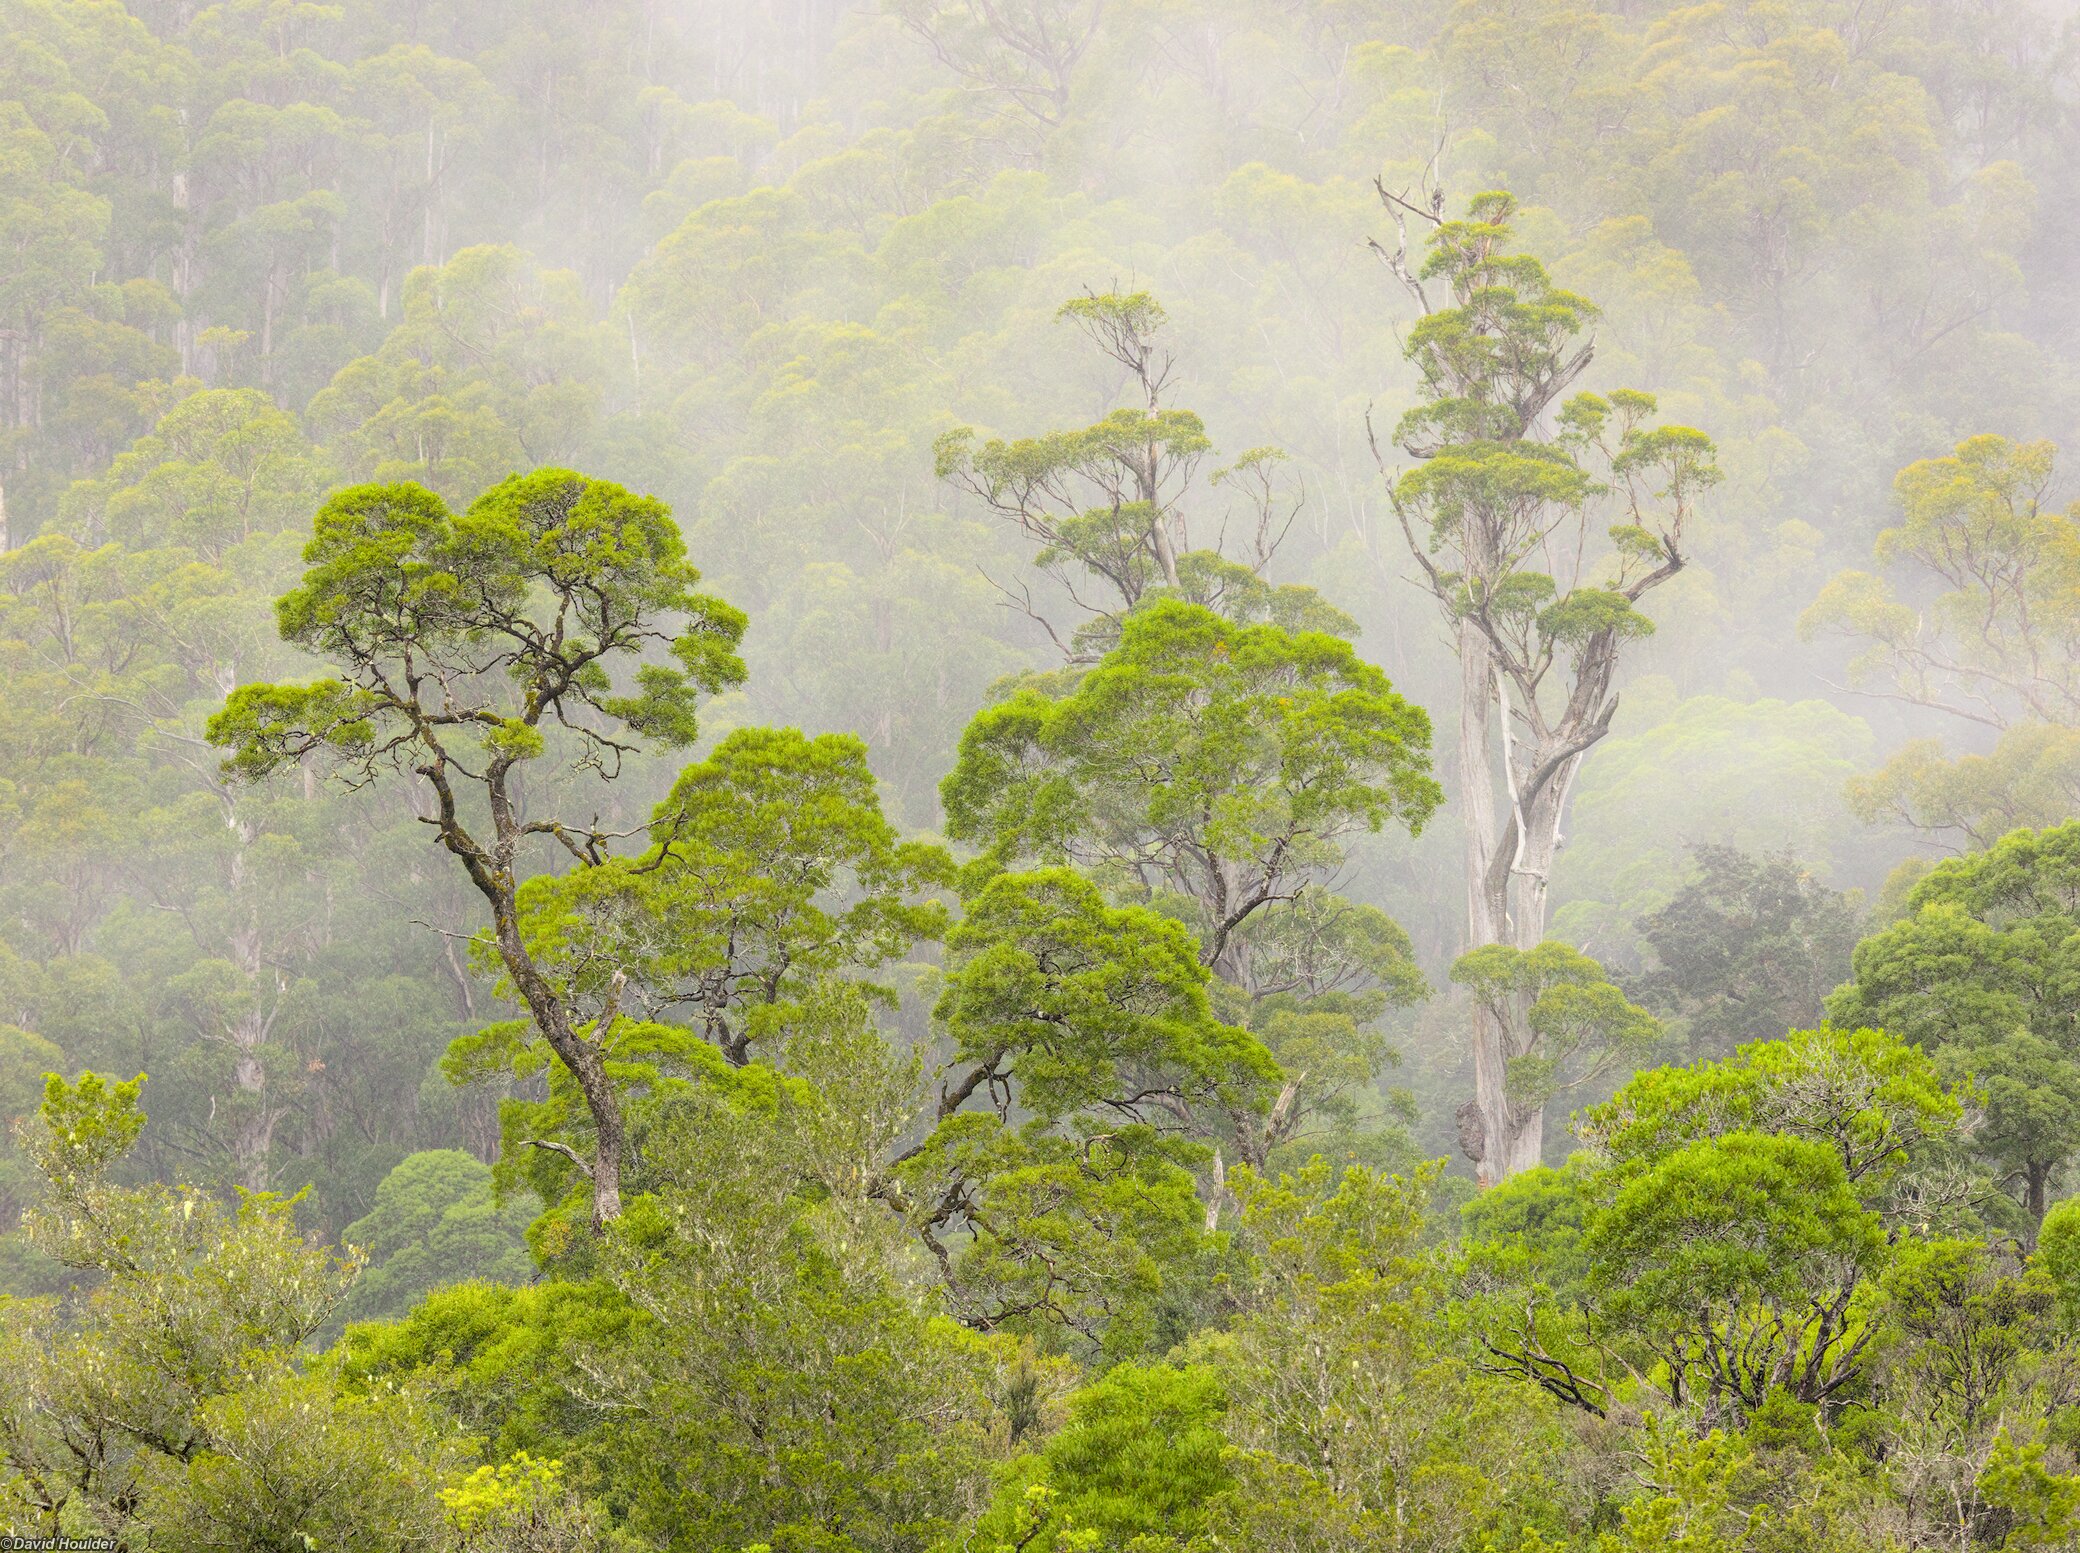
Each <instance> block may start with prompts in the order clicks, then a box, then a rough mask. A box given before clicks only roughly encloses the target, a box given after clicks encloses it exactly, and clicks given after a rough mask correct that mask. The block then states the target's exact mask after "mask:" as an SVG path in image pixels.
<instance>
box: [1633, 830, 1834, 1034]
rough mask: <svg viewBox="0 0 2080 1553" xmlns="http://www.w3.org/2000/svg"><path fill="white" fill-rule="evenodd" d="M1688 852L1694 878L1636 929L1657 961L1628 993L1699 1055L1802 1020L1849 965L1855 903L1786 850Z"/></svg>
mask: <svg viewBox="0 0 2080 1553" xmlns="http://www.w3.org/2000/svg"><path fill="white" fill-rule="evenodd" d="M1691 854H1692V856H1693V858H1694V859H1695V861H1696V865H1697V877H1696V878H1695V879H1694V880H1692V881H1691V882H1690V883H1689V884H1687V885H1685V886H1684V887H1683V888H1682V889H1680V890H1678V891H1677V892H1676V894H1675V896H1674V897H1673V898H1672V899H1671V900H1670V901H1669V903H1668V904H1667V905H1666V906H1663V907H1661V908H1659V909H1658V910H1656V911H1654V912H1652V913H1650V914H1649V915H1647V916H1645V917H1643V918H1641V919H1640V921H1639V923H1638V927H1639V931H1640V937H1641V938H1642V939H1643V940H1644V941H1645V943H1646V945H1647V947H1648V948H1649V949H1650V950H1652V951H1653V954H1654V959H1655V964H1654V966H1653V968H1652V969H1651V970H1649V971H1647V972H1646V973H1644V974H1643V975H1641V976H1640V977H1638V978H1637V979H1636V980H1635V981H1634V982H1633V983H1632V990H1633V992H1634V994H1635V995H1636V996H1638V997H1639V998H1640V999H1641V1000H1642V1001H1643V1002H1646V1003H1648V1004H1649V1005H1651V1006H1655V1007H1657V1008H1659V1009H1661V1010H1663V1011H1665V1012H1666V1013H1669V1014H1672V1015H1674V1016H1676V1017H1678V1018H1680V1019H1681V1020H1682V1022H1683V1027H1684V1032H1685V1034H1686V1035H1687V1037H1688V1039H1689V1044H1690V1049H1691V1050H1692V1051H1693V1052H1694V1053H1696V1054H1697V1055H1699V1056H1707V1057H1718V1056H1725V1055H1727V1054H1730V1053H1731V1052H1732V1051H1733V1049H1734V1048H1735V1047H1736V1046H1739V1045H1741V1044H1742V1043H1744V1042H1746V1041H1756V1040H1766V1039H1769V1038H1770V1037H1772V1036H1775V1035H1776V1034H1778V1033H1779V1032H1781V1031H1784V1030H1792V1029H1798V1028H1801V1027H1803V1026H1804V1025H1805V1024H1807V1023H1809V1022H1810V1021H1811V1020H1812V1019H1813V1017H1814V1016H1815V1015H1816V1014H1817V1013H1819V1011H1820V1008H1821V1004H1822V1003H1823V1001H1824V1000H1825V998H1826V996H1827V994H1828V993H1829V992H1831V991H1832V990H1833V989H1834V987H1835V986H1836V985H1837V984H1838V983H1839V982H1840V981H1841V980H1842V979H1843V972H1845V971H1846V970H1847V969H1848V966H1849V956H1850V953H1851V951H1852V950H1853V949H1854V948H1855V944H1856V934H1857V927H1858V912H1857V909H1856V902H1855V901H1854V900H1852V899H1851V898H1849V897H1847V896H1845V895H1843V894H1842V893H1840V892H1838V891H1835V890H1830V889H1828V888H1827V887H1826V886H1825V885H1823V884H1822V883H1821V882H1820V881H1819V880H1817V879H1815V878H1814V877H1813V875H1812V874H1811V873H1810V872H1809V871H1808V870H1807V869H1806V868H1804V867H1803V866H1802V865H1801V864H1799V863H1798V862H1797V861H1796V860H1795V859H1793V858H1792V857H1791V856H1790V855H1788V854H1778V855H1773V856H1762V857H1757V856H1753V855H1751V854H1749V853H1745V852H1742V851H1740V850H1738V849H1737V848H1734V847H1726V846H1713V845H1699V846H1694V847H1692V848H1691Z"/></svg>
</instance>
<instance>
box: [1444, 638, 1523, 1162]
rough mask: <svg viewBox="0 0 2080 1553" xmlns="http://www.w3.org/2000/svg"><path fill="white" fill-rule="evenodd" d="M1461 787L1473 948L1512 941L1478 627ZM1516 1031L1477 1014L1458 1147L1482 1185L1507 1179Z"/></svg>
mask: <svg viewBox="0 0 2080 1553" xmlns="http://www.w3.org/2000/svg"><path fill="white" fill-rule="evenodd" d="M1458 647H1459V787H1460V796H1461V801H1462V803H1463V805H1464V808H1465V812H1466V947H1467V948H1468V949H1479V948H1482V947H1484V946H1486V945H1488V944H1499V943H1504V942H1506V941H1507V940H1508V938H1509V933H1510V920H1509V887H1508V875H1507V873H1504V872H1501V871H1500V870H1498V869H1497V867H1496V854H1497V851H1498V849H1499V848H1500V847H1501V846H1502V844H1503V835H1502V829H1501V825H1500V822H1499V818H1498V816H1497V814H1496V806H1495V766H1494V761H1495V727H1494V722H1493V713H1494V708H1495V700H1494V691H1493V685H1494V679H1495V659H1494V652H1493V650H1492V649H1491V648H1490V647H1489V645H1488V639H1487V638H1486V637H1485V636H1483V635H1482V634H1481V632H1480V628H1479V627H1478V626H1477V625H1475V624H1474V622H1473V621H1471V620H1462V621H1460V622H1459V643H1458ZM1510 1044H1511V1039H1510V1031H1509V1028H1508V1026H1507V1025H1506V1024H1505V1023H1504V1022H1503V1021H1502V1020H1501V1019H1499V1018H1497V1017H1496V1015H1495V1013H1494V1011H1493V1010H1491V1009H1490V1008H1488V1007H1487V1005H1486V1004H1484V1003H1479V1002H1476V1003H1475V1004H1474V1007H1473V1099H1472V1100H1470V1101H1468V1102H1467V1103H1466V1104H1465V1105H1462V1106H1460V1107H1459V1112H1458V1123H1459V1146H1460V1148H1461V1149H1462V1150H1463V1151H1464V1152H1465V1153H1466V1155H1467V1156H1468V1157H1469V1158H1470V1159H1472V1160H1473V1163H1474V1171H1475V1174H1476V1175H1477V1176H1478V1178H1479V1180H1480V1183H1481V1184H1482V1185H1483V1186H1493V1185H1494V1184H1495V1183H1496V1182H1497V1181H1500V1180H1501V1179H1502V1178H1503V1177H1504V1176H1505V1175H1506V1174H1508V1167H1507V1162H1506V1159H1507V1151H1508V1145H1509V1142H1510V1139H1511V1138H1512V1136H1513V1134H1514V1132H1515V1130H1516V1129H1515V1127H1514V1125H1513V1122H1512V1119H1511V1116H1510V1110H1509V1097H1508V1094H1507V1089H1506V1079H1507V1077H1508V1066H1509V1056H1510Z"/></svg>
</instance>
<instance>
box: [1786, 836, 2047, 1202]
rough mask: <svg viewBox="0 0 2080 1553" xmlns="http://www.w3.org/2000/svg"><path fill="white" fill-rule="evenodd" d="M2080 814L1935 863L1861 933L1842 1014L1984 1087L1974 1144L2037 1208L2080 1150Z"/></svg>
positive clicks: (1840, 1000) (1837, 1008)
mask: <svg viewBox="0 0 2080 1553" xmlns="http://www.w3.org/2000/svg"><path fill="white" fill-rule="evenodd" d="M2076 857H2080V826H2075V825H2070V824H2068V825H2064V826H2060V827H2057V828H2055V829H2052V830H2046V831H2041V832H2039V831H2017V832H2015V833H2014V834H2013V835H2011V836H2008V837H2007V838H2005V839H2004V840H2003V841H2001V842H2000V844H1999V845H1997V846H1995V847H1994V848H1992V849H1991V850H1990V851H1987V852H1985V853H1981V854H1978V855H1976V856H1972V857H1965V858H1957V859H1953V860H1951V861H1949V862H1947V863H1943V864H1941V865H1939V866H1937V867H1936V868H1935V869H1934V870H1932V871H1931V872H1930V873H1928V874H1927V875H1926V876H1925V877H1924V878H1923V879H1922V880H1921V881H1920V882H1919V883H1918V884H1916V885H1915V886H1914V887H1913V889H1912V890H1911V891H1910V892H1909V893H1908V896H1907V900H1906V911H1907V915H1905V916H1903V917H1902V918H1901V919H1900V920H1899V921H1897V922H1895V923H1893V924H1892V925H1891V926H1890V927H1888V928H1886V929H1884V930H1883V931H1882V932H1879V933H1877V934H1875V935H1873V936H1872V937H1870V938H1867V939H1865V940H1864V941H1863V943H1861V944H1859V945H1858V946H1857V949H1856V956H1855V962H1854V965H1855V974H1856V979H1855V980H1854V981H1853V982H1850V983H1848V984H1847V985H1845V986H1843V987H1842V988H1841V989H1840V990H1839V991H1838V992H1836V993H1835V994H1834V996H1833V997H1832V998H1830V999H1829V1002H1828V1007H1829V1011H1830V1012H1831V1013H1832V1014H1833V1015H1834V1017H1835V1018H1837V1019H1845V1020H1857V1021H1869V1022H1871V1023H1882V1024H1884V1025H1885V1026H1886V1027H1887V1028H1889V1029H1892V1030H1894V1031H1896V1032H1897V1033H1898V1034H1900V1035H1901V1036H1903V1037H1905V1038H1906V1039H1908V1040H1911V1041H1913V1042H1915V1043H1917V1044H1918V1045H1920V1046H1921V1047H1922V1048H1923V1049H1925V1050H1926V1051H1928V1052H1929V1054H1930V1055H1931V1056H1932V1057H1934V1058H1935V1059H1936V1060H1937V1061H1938V1062H1939V1063H1941V1064H1942V1065H1943V1066H1944V1068H1945V1069H1946V1070H1947V1071H1949V1072H1951V1073H1953V1074H1958V1075H1963V1074H1967V1073H1969V1074H1970V1075H1971V1076H1972V1079H1973V1082H1974V1084H1975V1085H1976V1086H1977V1087H1978V1088H1979V1089H1981V1090H1982V1091H1983V1093H1984V1096H1985V1099H1984V1105H1985V1110H1986V1123H1985V1125H1984V1126H1983V1127H1982V1128H1980V1129H1979V1130H1978V1131H1977V1133H1976V1134H1975V1135H1974V1138H1973V1146H1974V1148H1975V1149H1976V1150H1977V1151H1978V1153H1979V1154H1980V1155H1981V1156H1982V1157H1983V1158H1984V1159H1985V1160H1986V1161H1987V1162H1988V1164H1990V1165H1991V1166H1992V1167H1993V1168H1994V1170H1995V1171H1996V1173H1997V1174H1999V1175H2000V1176H2001V1177H2002V1178H2003V1179H2004V1180H2005V1181H2006V1182H2007V1183H2009V1184H2011V1185H2012V1186H2014V1187H2015V1188H2016V1189H2017V1190H2018V1193H2019V1195H2020V1197H2021V1198H2022V1201H2023V1203H2024V1206H2025V1207H2026V1208H2027V1210H2028V1211H2029V1214H2030V1217H2031V1219H2032V1220H2035V1219H2039V1218H2041V1217H2042V1216H2043V1213H2044V1210H2045V1208H2046V1206H2047V1204H2048V1198H2047V1195H2046V1194H2047V1191H2048V1188H2049V1183H2050V1182H2051V1180H2052V1179H2053V1177H2054V1175H2055V1174H2056V1173H2057V1172H2058V1171H2059V1170H2060V1169H2061V1168H2062V1167H2063V1166H2064V1164H2065V1163H2066V1161H2067V1160H2068V1159H2069V1158H2070V1157H2071V1148H2070V1140H2071V1138H2072V1127H2073V1125H2074V1123H2075V1120H2076V1115H2080V1113H2076V1112H2075V1109H2074V1107H2075V1105H2076V1104H2080V1068H2076V1067H2075V1066H2074V1061H2075V1055H2076V1051H2080V1048H2076V1047H2075V1044H2074V1042H2075V1035H2076V1032H2075V1027H2074V1024H2073V1009H2072V1005H2071V1003H2070V1000H2069V994H2068V990H2067V989H2068V988H2070V986H2071V985H2072V980H2071V978H2072V970H2071V967H2070V966H2069V964H2068V960H2067V956H2068V955H2069V954H2070V953H2071V952H2072V944H2071V940H2072V937H2073V932H2074V925H2075V924H2074V917H2073V910H2074V905H2073V902H2074V897H2073V889H2072V886H2073V882H2074V880H2075V878H2076V877H2080V876H2076V874H2075V871H2074V862H2075V859H2076Z"/></svg>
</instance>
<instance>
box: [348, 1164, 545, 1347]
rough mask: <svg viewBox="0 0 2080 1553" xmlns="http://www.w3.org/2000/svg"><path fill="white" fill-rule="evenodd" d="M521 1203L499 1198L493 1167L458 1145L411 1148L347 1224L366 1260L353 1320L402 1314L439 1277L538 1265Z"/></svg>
mask: <svg viewBox="0 0 2080 1553" xmlns="http://www.w3.org/2000/svg"><path fill="white" fill-rule="evenodd" d="M530 1217H532V1215H531V1213H530V1212H529V1210H528V1207H527V1206H526V1205H525V1204H524V1203H523V1202H509V1203H500V1202H499V1201H498V1199H497V1197H496V1195H495V1193H494V1192H493V1190H492V1185H491V1170H490V1167H489V1166H486V1165H481V1164H479V1163H477V1161H476V1160H475V1159H473V1158H471V1157H470V1156H469V1155H467V1154H465V1153H463V1152H461V1150H459V1149H428V1150H424V1151H422V1152H420V1153H417V1154H411V1155H407V1156H406V1157H405V1158H404V1159H402V1160H400V1161H399V1162H398V1164H397V1166H396V1168H395V1169H393V1170H392V1171H391V1172H390V1173H389V1174H388V1175H386V1176H385V1177H383V1181H382V1184H381V1185H380V1186H378V1187H377V1188H376V1200H375V1206H374V1207H373V1208H372V1209H370V1211H369V1212H368V1213H367V1214H366V1215H365V1216H364V1217H362V1218H359V1219H356V1220H355V1221H354V1222H353V1223H352V1224H349V1225H348V1226H347V1227H346V1228H345V1229H344V1230H343V1231H341V1239H343V1240H344V1241H345V1242H346V1243H347V1244H348V1245H351V1246H355V1247H358V1248H359V1249H360V1250H361V1251H362V1252H363V1253H364V1254H365V1255H366V1256H367V1258H368V1266H367V1268H366V1269H365V1270H364V1271H363V1272H362V1274H361V1276H360V1277H359V1278H358V1279H357V1280H356V1281H355V1284H354V1287H353V1289H352V1290H350V1291H349V1293H348V1296H347V1300H346V1303H345V1306H344V1307H343V1311H342V1313H343V1314H344V1315H345V1316H346V1318H347V1319H349V1320H357V1321H358V1320H366V1319H368V1318H369V1317H372V1316H391V1317H395V1316H401V1315H403V1314H404V1312H405V1311H406V1310H407V1309H409V1308H410V1307H411V1306H412V1305H413V1304H415V1303H416V1302H417V1301H418V1300H419V1299H420V1298H421V1297H422V1296H424V1295H425V1294H426V1293H427V1292H428V1291H429V1290H431V1289H433V1288H435V1287H437V1286H438V1285H441V1284H447V1283H463V1282H468V1281H474V1280H484V1281H487V1282H492V1283H519V1282H522V1281H524V1280H525V1279H526V1278H527V1277H528V1276H529V1275H530V1274H532V1272H533V1271H534V1268H533V1264H532V1263H531V1262H530V1261H529V1260H528V1257H527V1247H526V1241H525V1240H524V1238H523V1235H524V1232H525V1230H526V1228H527V1222H528V1220H529V1218H530Z"/></svg>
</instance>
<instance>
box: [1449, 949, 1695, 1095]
mask: <svg viewBox="0 0 2080 1553" xmlns="http://www.w3.org/2000/svg"><path fill="white" fill-rule="evenodd" d="M1452 980H1453V981H1454V982H1456V983H1458V984H1459V985H1460V986H1462V987H1464V988H1466V989H1467V991H1468V992H1469V993H1470V994H1471V995H1472V996H1473V998H1474V1000H1475V1001H1476V1002H1478V1003H1481V1004H1483V1005H1485V1006H1487V1007H1488V1008H1490V1009H1492V1010H1494V1011H1495V1014H1496V1017H1497V1018H1498V1019H1503V1018H1507V1017H1508V1015H1509V1014H1511V1013H1514V1012H1516V1011H1517V1010H1521V1011H1522V1017H1521V1021H1520V1022H1521V1025H1522V1027H1523V1028H1524V1030H1525V1031H1527V1032H1528V1033H1529V1035H1530V1037H1531V1039H1530V1042H1529V1043H1528V1044H1527V1045H1526V1046H1525V1047H1524V1049H1522V1050H1513V1051H1510V1052H1508V1053H1507V1060H1508V1068H1507V1071H1506V1073H1505V1076H1504V1089H1505V1093H1506V1094H1507V1095H1508V1097H1509V1101H1510V1104H1511V1105H1513V1106H1517V1107H1521V1108H1523V1109H1524V1110H1526V1111H1534V1110H1540V1109H1543V1108H1544V1107H1545V1105H1546V1103H1547V1102H1548V1101H1550V1100H1551V1099H1552V1098H1553V1097H1554V1096H1555V1095H1557V1094H1560V1093H1562V1092H1564V1091H1566V1090H1569V1089H1575V1088H1579V1087H1581V1086H1583V1085H1587V1084H1590V1083H1593V1082H1594V1081H1595V1080H1596V1079H1597V1078H1598V1077H1600V1076H1601V1075H1602V1074H1604V1073H1606V1072H1608V1071H1610V1070H1611V1069H1612V1068H1614V1067H1618V1066H1622V1065H1629V1064H1631V1063H1632V1062H1634V1061H1636V1060H1637V1059H1639V1058H1640V1057H1642V1056H1643V1055H1645V1053H1646V1052H1647V1051H1648V1050H1650V1049H1651V1048H1652V1046H1653V1044H1654V1042H1655V1041H1656V1040H1658V1039H1659V1038H1660V1035H1661V1026H1660V1024H1659V1023H1658V1022H1657V1021H1656V1020H1655V1018H1654V1016H1653V1015H1651V1014H1649V1013H1648V1012H1647V1011H1646V1010H1645V1009H1643V1008H1640V1007H1638V1006H1636V1005H1635V1004H1633V1003H1630V1002H1628V1001H1627V1000H1626V998H1625V995H1624V994H1623V993H1622V992H1620V991H1619V990H1618V988H1617V987H1615V986H1614V985H1612V983H1611V981H1610V979H1609V978H1608V977H1606V976H1605V975H1604V973H1603V967H1602V966H1600V965H1598V964H1597V963H1596V962H1595V961H1594V960H1592V959H1590V958H1589V957H1588V956H1587V955H1585V954H1582V953H1581V952H1579V951H1578V950H1575V949H1573V948H1570V947H1569V946H1568V945H1566V944H1563V943H1560V942H1558V941H1557V940H1554V939H1548V940H1547V941H1546V942H1544V943H1542V944H1540V945H1539V946H1538V947H1537V948H1535V949H1512V948H1511V947H1509V946H1508V945H1507V944H1486V945H1483V946H1482V947H1481V948H1478V949H1474V950H1470V951H1468V952H1467V953H1466V954H1463V955H1461V956H1460V957H1459V959H1458V960H1457V961H1456V962H1455V963H1454V964H1453V966H1452ZM1513 1022H1518V1021H1513Z"/></svg>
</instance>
